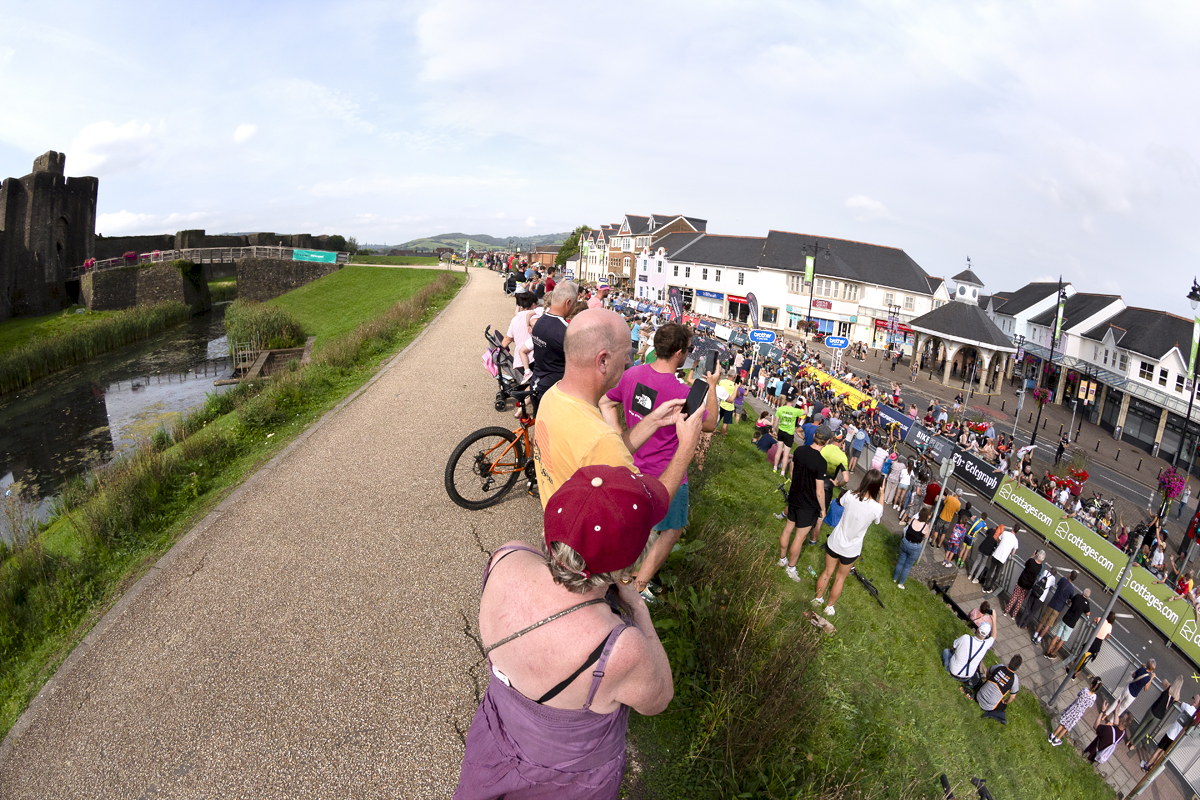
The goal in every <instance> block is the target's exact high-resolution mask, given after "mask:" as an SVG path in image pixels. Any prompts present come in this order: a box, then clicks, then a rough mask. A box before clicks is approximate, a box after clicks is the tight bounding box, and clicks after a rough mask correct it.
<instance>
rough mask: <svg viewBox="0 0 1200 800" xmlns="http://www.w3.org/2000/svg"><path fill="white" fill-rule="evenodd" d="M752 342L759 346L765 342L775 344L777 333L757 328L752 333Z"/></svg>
mask: <svg viewBox="0 0 1200 800" xmlns="http://www.w3.org/2000/svg"><path fill="white" fill-rule="evenodd" d="M750 341H752V342H756V343H758V344H762V343H763V342H773V341H775V331H764V330H761V329H759V328H755V329H754V330H752V331H750Z"/></svg>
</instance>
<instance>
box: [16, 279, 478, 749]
mask: <svg viewBox="0 0 1200 800" xmlns="http://www.w3.org/2000/svg"><path fill="white" fill-rule="evenodd" d="M462 283H463V276H462V275H461V274H455V273H441V272H429V273H428V274H427V279H426V280H425V281H424V282H420V283H415V284H407V285H405V286H403V287H400V286H397V287H394V292H393V294H392V295H391V296H390V298H389V300H390V303H389V305H388V306H387V307H386V308H385V309H384V311H383V312H382V313H379V314H377V315H375V316H374V317H364V318H362V319H360V320H358V323H359V324H357V325H355V326H354V328H353V329H352V330H349V331H346V332H344V333H342V334H340V335H339V336H336V337H334V338H333V339H331V340H330V341H329V342H328V343H327V346H326V347H325V348H324V350H323V351H322V352H320V353H318V354H317V355H316V356H315V357H314V360H313V363H312V364H310V365H308V366H305V367H297V368H295V369H292V370H290V371H287V372H284V373H282V374H281V375H279V376H276V377H273V378H272V379H271V380H269V381H267V382H265V383H257V384H239V385H238V386H237V387H235V389H234V390H233V391H231V392H228V393H226V394H223V395H211V396H210V397H209V399H208V401H207V403H206V404H205V405H204V406H203V407H202V408H200V409H198V410H197V411H195V412H194V413H192V414H191V415H189V416H187V417H184V418H182V419H180V420H179V421H178V422H177V424H176V425H175V426H174V428H173V430H171V431H165V430H160V431H159V432H158V433H156V434H155V435H154V436H153V438H152V439H151V440H150V441H149V442H146V443H145V444H144V445H143V446H141V447H140V448H138V449H137V450H136V451H135V452H133V453H132V454H130V455H128V456H126V457H123V458H121V459H118V460H116V461H114V462H112V463H110V464H109V465H107V466H105V467H103V468H101V469H99V470H96V471H94V472H92V473H90V474H88V475H87V476H85V477H82V478H79V479H76V480H74V481H72V482H70V483H69V484H68V485H67V487H66V488H65V489H64V491H63V493H62V496H61V498H60V503H61V505H60V509H59V511H58V513H57V514H56V516H55V518H54V521H53V522H52V523H51V524H50V525H49V526H47V527H45V528H44V529H42V530H36V529H33V530H30V531H29V533H28V535H27V536H24V537H22V540H21V541H20V543H19V544H18V546H17V547H15V548H4V549H3V550H2V551H0V557H2V560H0V735H3V734H4V733H5V732H7V731H8V729H9V728H11V727H12V725H13V723H14V722H15V721H16V720H17V718H18V717H19V716H20V714H21V713H22V712H23V711H24V709H25V707H26V706H27V705H28V703H29V701H30V700H31V699H32V698H33V697H34V696H35V695H36V694H37V692H38V691H39V690H40V688H41V687H42V685H43V684H44V683H45V682H46V680H47V679H48V678H49V677H50V675H52V674H53V672H54V670H55V669H56V668H57V667H58V665H59V664H60V663H61V662H62V660H63V659H64V658H65V657H66V656H67V654H68V653H70V651H71V649H72V648H73V647H74V646H75V645H76V644H77V643H78V641H79V640H80V639H81V638H82V637H83V636H84V635H85V634H86V633H87V631H88V630H89V629H90V628H91V626H92V625H93V624H94V623H95V621H96V620H97V619H99V617H100V616H102V615H103V613H104V612H105V611H106V610H107V609H108V608H109V606H110V605H111V604H112V603H113V602H114V601H115V600H116V598H118V597H119V596H120V595H121V594H122V592H123V591H124V590H125V589H127V588H128V587H129V586H131V585H132V583H133V582H134V581H135V580H136V579H137V578H138V577H140V576H141V575H142V574H143V573H144V572H145V570H146V569H147V568H148V567H149V566H150V565H152V564H153V563H154V562H155V561H156V560H157V559H158V558H159V557H161V556H162V554H163V553H164V552H166V550H168V549H169V548H170V547H171V545H173V544H174V543H175V542H176V541H177V540H178V538H179V537H180V536H181V535H182V534H183V533H185V532H186V531H187V530H188V529H189V528H191V527H192V526H193V525H194V524H195V523H196V522H197V521H198V520H199V519H200V518H202V517H203V515H204V514H206V513H207V512H208V511H209V510H210V509H211V508H213V507H214V506H215V505H216V504H217V503H219V502H220V501H221V500H222V499H223V498H224V497H225V496H226V495H227V494H228V493H229V491H230V490H231V489H232V488H234V487H236V486H237V485H238V484H240V483H241V482H242V481H243V480H244V479H245V478H246V477H247V476H249V475H250V474H252V473H253V472H254V471H255V470H256V469H257V468H258V467H259V466H261V465H262V464H263V463H264V462H265V461H266V460H268V459H270V458H271V457H272V456H274V455H275V454H276V453H278V452H279V451H280V450H281V449H282V448H284V447H285V446H287V444H288V443H289V442H290V441H291V440H292V439H294V438H295V436H296V435H297V434H298V433H300V432H301V431H302V430H304V429H305V428H306V427H307V426H308V425H310V424H312V423H313V422H314V421H316V420H317V419H319V418H320V416H321V415H322V414H324V413H325V412H326V411H328V410H329V409H330V408H332V407H333V406H334V405H336V404H337V403H338V402H339V401H340V400H341V399H342V398H344V397H346V396H347V395H348V394H349V393H351V392H352V391H354V390H355V389H357V388H358V387H359V386H361V385H362V384H363V383H364V382H365V381H366V380H368V379H369V378H370V377H371V375H373V374H374V373H375V372H376V371H377V370H378V368H379V366H380V365H381V364H382V363H383V361H384V360H385V359H387V358H388V357H390V356H391V355H392V354H394V353H395V352H397V351H398V350H399V349H401V348H402V347H403V346H404V345H406V344H407V343H408V342H410V341H411V340H412V339H413V338H414V337H415V336H416V334H417V333H418V332H419V331H420V330H421V328H422V327H423V326H424V325H425V324H426V323H427V322H428V321H429V320H430V319H431V318H432V317H433V315H434V314H436V313H437V311H439V310H440V309H441V308H443V307H444V306H445V305H446V303H447V302H449V300H450V299H451V298H452V297H453V296H454V294H455V293H456V292H457V291H458V289H459V287H460V286H461V285H462ZM301 322H302V323H303V324H310V323H311V324H316V323H315V322H313V321H311V320H307V319H305V318H303V317H301Z"/></svg>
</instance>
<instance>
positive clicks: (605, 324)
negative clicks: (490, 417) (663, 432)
mask: <svg viewBox="0 0 1200 800" xmlns="http://www.w3.org/2000/svg"><path fill="white" fill-rule="evenodd" d="M629 350H630V340H629V328H628V327H627V326H626V325H625V321H624V320H623V319H622V318H621V315H620V314H617V313H616V312H613V311H608V310H605V309H599V308H596V309H588V310H587V311H583V312H581V313H580V314H578V315H577V316H576V317H575V318H574V319H573V320H571V324H570V325H568V326H567V335H566V340H565V342H564V352H565V355H566V370H565V372H564V374H563V377H562V380H560V381H559V382H558V383H556V384H555V385H554V386H552V387H551V388H550V389H549V390H548V391H547V392H546V393H545V394H544V395H542V401H541V404H540V405H539V406H538V413H537V422H536V424H535V425H534V428H533V459H534V462H535V463H536V465H537V481H538V493H539V494H540V496H541V500H542V507H543V508H544V507H545V506H546V504H547V503H548V502H549V501H550V496H551V495H553V494H554V492H556V491H557V490H558V488H559V487H560V486H562V485H563V484H564V483H566V482H567V480H568V479H569V478H570V477H571V476H572V475H574V474H575V471H576V470H577V469H579V468H580V467H585V466H591V465H594V464H606V465H608V466H613V467H628V468H629V469H630V470H631V471H635V467H634V464H633V453H634V452H636V451H637V449H638V448H639V447H641V446H642V445H643V444H644V443H645V442H646V441H647V440H648V439H649V438H650V437H651V436H652V435H654V433H655V431H657V430H658V429H659V428H661V427H663V426H665V425H675V432H676V435H677V436H678V437H679V448H678V450H677V451H676V453H675V456H674V457H673V458H672V459H671V463H670V464H668V465H667V469H666V470H665V471H664V472H663V474H662V476H661V478H660V479H659V480H661V481H662V484H663V485H664V486H665V487H666V488H667V491H668V492H669V493H670V494H671V497H672V498H674V497H675V492H676V490H677V489H678V488H679V484H680V482H681V481H682V480H683V478H684V477H685V476H686V475H687V465H688V463H689V462H690V461H691V460H692V456H693V455H694V454H695V452H696V443H697V442H698V441H699V438H700V425H701V423H702V422H703V417H704V415H703V414H693V415H692V416H690V417H686V418H685V417H683V414H682V413H681V411H680V409H681V407H682V406H683V402H684V401H682V400H671V401H668V402H666V403H661V404H658V405H656V406H655V408H654V410H653V411H651V412H650V413H649V414H647V415H646V416H645V417H643V419H642V421H641V422H639V423H638V424H637V425H636V426H634V427H633V429H631V430H627V431H624V432H623V433H622V432H620V431H618V430H616V429H615V428H613V427H612V426H610V425H609V424H608V423H607V422H605V421H604V417H602V416H601V415H600V398H601V397H603V396H604V395H605V394H606V393H607V392H608V391H609V390H610V389H612V388H613V387H615V386H616V385H617V384H618V383H619V382H620V380H621V375H623V374H624V372H625V367H626V366H628V364H629Z"/></svg>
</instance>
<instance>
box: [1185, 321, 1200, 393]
mask: <svg viewBox="0 0 1200 800" xmlns="http://www.w3.org/2000/svg"><path fill="white" fill-rule="evenodd" d="M1197 346H1200V317H1196V321H1195V322H1193V323H1192V355H1191V357H1189V358H1188V380H1189V381H1190V380H1192V379H1194V378H1195V377H1196V347H1197Z"/></svg>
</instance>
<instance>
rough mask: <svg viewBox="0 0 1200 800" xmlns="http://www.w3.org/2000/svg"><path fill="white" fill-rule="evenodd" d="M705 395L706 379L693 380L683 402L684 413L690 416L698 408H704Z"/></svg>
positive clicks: (706, 390) (706, 392) (706, 388)
mask: <svg viewBox="0 0 1200 800" xmlns="http://www.w3.org/2000/svg"><path fill="white" fill-rule="evenodd" d="M707 397H708V381H704V380H698V381H696V382H694V383H693V384H692V390H691V391H690V392H688V396H687V400H685V401H684V402H683V411H684V415H685V416H688V417H690V416H691V415H692V414H695V413H696V411H697V410H698V409H701V408H704V401H705V399H706V398H707Z"/></svg>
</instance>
